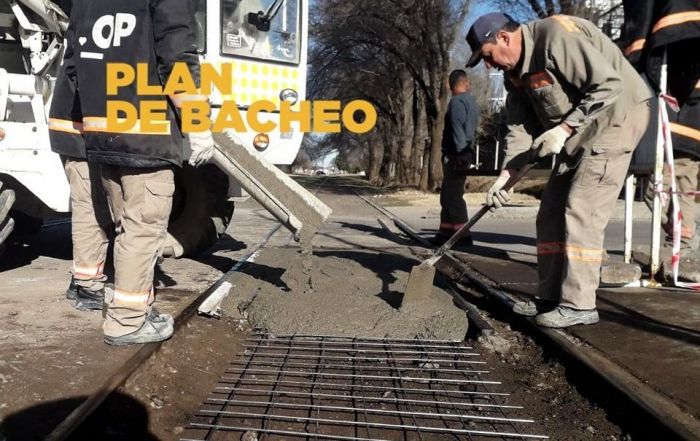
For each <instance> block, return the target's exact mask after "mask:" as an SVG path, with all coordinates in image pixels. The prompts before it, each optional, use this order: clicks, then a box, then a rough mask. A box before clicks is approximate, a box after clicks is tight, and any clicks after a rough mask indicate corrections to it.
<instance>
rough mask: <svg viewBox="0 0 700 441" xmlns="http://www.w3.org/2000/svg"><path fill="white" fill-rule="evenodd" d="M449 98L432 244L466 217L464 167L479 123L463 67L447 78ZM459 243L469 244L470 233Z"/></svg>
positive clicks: (447, 235) (469, 163)
mask: <svg viewBox="0 0 700 441" xmlns="http://www.w3.org/2000/svg"><path fill="white" fill-rule="evenodd" d="M449 85H450V91H452V99H451V100H450V104H449V107H448V108H447V113H446V114H445V128H444V131H443V133H442V173H443V178H442V188H441V189H440V206H441V207H442V210H441V211H440V230H439V232H438V234H437V236H436V237H435V240H434V242H435V244H436V245H442V244H443V243H444V242H445V241H447V239H449V238H450V237H452V235H454V234H455V233H456V232H457V230H459V229H460V228H461V227H462V226H463V225H464V224H465V223H466V222H467V221H468V220H469V217H468V214H467V204H466V202H464V186H465V184H466V182H467V171H468V170H469V168H470V167H471V166H472V164H473V160H474V159H473V158H474V153H473V147H472V144H473V143H474V137H475V136H476V128H477V127H478V126H479V106H478V105H477V104H476V100H475V99H474V97H473V96H472V95H471V94H470V93H469V80H468V79H467V74H466V72H464V71H463V70H455V71H453V72H452V73H451V74H450V78H449ZM460 244H461V245H464V246H471V245H472V237H471V235H465V236H462V238H461V239H460Z"/></svg>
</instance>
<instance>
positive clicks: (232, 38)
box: [221, 0, 300, 64]
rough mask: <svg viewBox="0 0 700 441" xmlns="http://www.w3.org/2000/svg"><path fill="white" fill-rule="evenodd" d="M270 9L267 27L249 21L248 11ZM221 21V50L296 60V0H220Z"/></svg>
mask: <svg viewBox="0 0 700 441" xmlns="http://www.w3.org/2000/svg"><path fill="white" fill-rule="evenodd" d="M278 3H281V5H278ZM276 6H279V8H277V7H276ZM270 10H272V11H274V12H275V13H274V14H273V15H272V16H271V19H270V30H269V31H262V30H259V29H258V28H257V27H256V26H254V25H253V24H251V23H250V21H249V17H248V15H249V14H250V13H253V14H258V13H260V14H265V13H266V12H268V11H270ZM221 21H222V23H221V30H222V36H221V52H222V54H224V55H234V56H241V57H246V58H257V59H260V60H270V61H278V62H283V63H290V64H297V63H299V43H300V42H299V38H300V35H299V31H300V28H299V0H222V1H221Z"/></svg>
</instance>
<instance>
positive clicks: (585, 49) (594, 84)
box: [503, 15, 652, 169]
mask: <svg viewBox="0 0 700 441" xmlns="http://www.w3.org/2000/svg"><path fill="white" fill-rule="evenodd" d="M522 30H523V54H522V59H521V61H522V64H521V65H520V68H519V69H515V70H514V71H511V72H509V73H508V74H507V75H506V77H507V79H508V81H506V87H507V89H508V90H509V95H508V98H507V100H506V119H507V124H508V133H507V135H506V147H505V148H506V154H505V159H504V163H503V167H504V168H508V169H517V168H520V167H522V166H523V165H524V164H525V163H526V162H527V160H528V157H529V154H528V151H529V149H530V147H531V145H532V142H533V140H534V139H535V138H536V137H537V136H539V135H540V134H541V133H542V132H543V131H545V130H548V129H550V128H552V127H554V126H556V125H557V124H561V123H562V122H565V123H566V124H568V125H569V126H571V127H573V128H574V135H573V136H572V137H571V138H569V140H568V141H567V143H566V145H565V147H564V148H565V155H568V156H569V157H571V158H574V157H579V158H580V156H581V155H580V152H581V151H585V150H588V149H592V150H593V151H595V149H596V147H595V139H596V137H597V135H599V134H600V133H601V132H602V131H603V130H604V129H605V128H606V127H608V126H610V125H622V124H624V122H625V118H634V115H628V111H629V110H630V109H632V108H633V107H634V106H635V105H636V104H639V103H641V102H644V101H646V100H648V99H650V98H651V96H652V94H651V90H650V89H649V87H648V86H647V84H646V83H645V82H644V80H643V79H642V78H641V77H640V76H639V74H638V73H637V72H636V71H635V70H634V68H633V67H632V65H631V64H630V63H629V62H628V61H627V59H626V58H625V56H624V55H623V54H622V52H621V51H620V49H619V48H618V47H617V46H616V45H615V44H614V43H613V42H612V41H611V40H610V39H609V38H608V37H607V36H606V35H605V34H603V33H602V32H601V31H600V30H599V29H598V28H597V27H596V26H595V25H594V24H593V23H591V22H589V21H587V20H583V19H580V18H577V17H570V16H565V15H557V16H553V17H549V18H545V19H542V20H536V21H532V22H529V23H526V24H524V25H522ZM565 162H566V161H565ZM575 162H576V163H577V162H578V160H576V161H575ZM576 163H574V164H572V163H569V168H571V166H575V165H576Z"/></svg>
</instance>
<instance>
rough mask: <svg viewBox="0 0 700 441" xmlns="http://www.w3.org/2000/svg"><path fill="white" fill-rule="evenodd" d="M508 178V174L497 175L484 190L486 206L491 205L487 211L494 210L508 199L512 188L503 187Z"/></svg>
mask: <svg viewBox="0 0 700 441" xmlns="http://www.w3.org/2000/svg"><path fill="white" fill-rule="evenodd" d="M509 179H510V176H499V177H498V179H496V182H494V183H493V185H492V186H491V188H489V190H488V191H487V192H486V206H487V207H491V209H490V210H489V211H491V212H494V211H496V209H498V208H501V207H503V205H504V204H505V203H507V202H508V201H509V200H510V195H511V193H512V192H513V190H512V189H511V190H509V191H506V190H504V189H503V187H505V186H506V183H507V182H508V180H509Z"/></svg>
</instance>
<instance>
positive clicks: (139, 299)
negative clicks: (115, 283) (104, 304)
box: [114, 287, 153, 305]
mask: <svg viewBox="0 0 700 441" xmlns="http://www.w3.org/2000/svg"><path fill="white" fill-rule="evenodd" d="M152 296H153V288H151V289H150V290H149V291H145V292H144V291H141V292H131V291H125V290H123V289H119V288H116V287H115V288H114V303H116V304H118V305H124V304H132V305H134V304H137V305H148V301H149V299H150V298H151V297H152Z"/></svg>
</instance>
